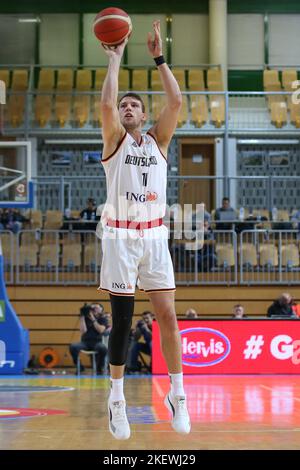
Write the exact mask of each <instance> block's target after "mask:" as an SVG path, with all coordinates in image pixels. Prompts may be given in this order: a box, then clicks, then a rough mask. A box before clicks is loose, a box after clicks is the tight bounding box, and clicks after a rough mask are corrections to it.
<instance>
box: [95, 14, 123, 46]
mask: <svg viewBox="0 0 300 470" xmlns="http://www.w3.org/2000/svg"><path fill="white" fill-rule="evenodd" d="M93 26H94V33H95V35H96V37H97V38H98V39H99V41H101V42H102V44H105V45H107V46H117V45H118V44H121V43H122V42H123V41H124V39H126V38H127V37H128V36H129V35H130V33H131V31H132V24H131V19H130V16H129V15H127V13H126V12H125V11H124V10H121V8H114V7H110V8H105V9H104V10H102V11H100V13H98V15H97V16H96V18H95V19H94V24H93Z"/></svg>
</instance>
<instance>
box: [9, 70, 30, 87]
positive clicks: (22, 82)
mask: <svg viewBox="0 0 300 470" xmlns="http://www.w3.org/2000/svg"><path fill="white" fill-rule="evenodd" d="M27 87H28V71H27V70H21V69H15V70H14V71H13V77H12V84H11V88H12V90H14V91H26V90H27Z"/></svg>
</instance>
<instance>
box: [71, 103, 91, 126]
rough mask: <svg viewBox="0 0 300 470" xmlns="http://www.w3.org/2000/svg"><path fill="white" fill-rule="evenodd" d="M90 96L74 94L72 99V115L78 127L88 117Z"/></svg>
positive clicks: (83, 123)
mask: <svg viewBox="0 0 300 470" xmlns="http://www.w3.org/2000/svg"><path fill="white" fill-rule="evenodd" d="M89 114H90V97H89V96H76V97H75V99H74V117H75V121H76V122H77V123H78V124H79V126H80V127H83V126H84V125H85V124H86V122H87V121H88V119H89Z"/></svg>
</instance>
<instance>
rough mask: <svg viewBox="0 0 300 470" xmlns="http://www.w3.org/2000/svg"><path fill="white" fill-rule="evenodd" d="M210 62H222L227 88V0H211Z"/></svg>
mask: <svg viewBox="0 0 300 470" xmlns="http://www.w3.org/2000/svg"><path fill="white" fill-rule="evenodd" d="M209 62H210V64H221V66H222V71H223V82H224V87H225V90H226V89H227V0H209Z"/></svg>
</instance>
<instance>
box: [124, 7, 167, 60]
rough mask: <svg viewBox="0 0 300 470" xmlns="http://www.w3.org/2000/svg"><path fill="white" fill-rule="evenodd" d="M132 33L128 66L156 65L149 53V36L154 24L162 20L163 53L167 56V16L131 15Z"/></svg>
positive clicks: (129, 43)
mask: <svg viewBox="0 0 300 470" xmlns="http://www.w3.org/2000/svg"><path fill="white" fill-rule="evenodd" d="M130 17H131V21H132V33H131V36H130V38H129V42H128V65H151V66H153V65H154V61H153V58H152V57H151V56H150V54H149V52H148V46H147V34H148V32H153V28H152V23H153V21H154V20H160V29H161V37H162V41H163V53H164V55H165V56H166V15H162V14H156V13H154V14H152V15H130Z"/></svg>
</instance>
